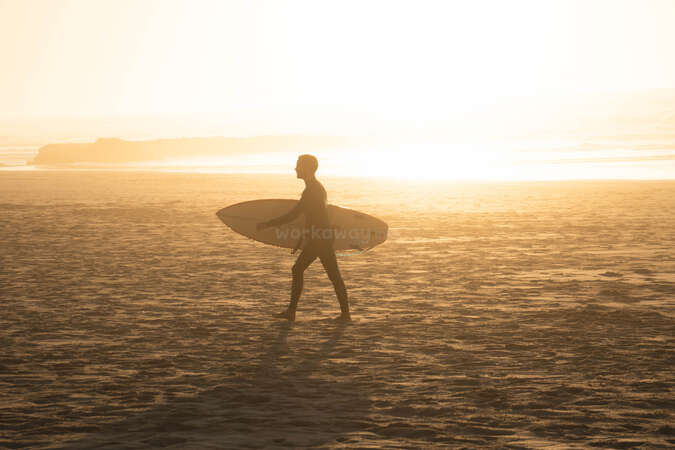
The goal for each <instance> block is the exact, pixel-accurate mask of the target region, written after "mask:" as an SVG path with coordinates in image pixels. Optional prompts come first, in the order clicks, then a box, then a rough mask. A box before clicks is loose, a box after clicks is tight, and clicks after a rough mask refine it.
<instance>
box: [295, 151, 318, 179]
mask: <svg viewBox="0 0 675 450" xmlns="http://www.w3.org/2000/svg"><path fill="white" fill-rule="evenodd" d="M318 168H319V161H317V159H316V157H314V156H312V155H300V156H299V157H298V162H297V164H296V165H295V173H296V174H297V175H298V178H302V179H305V180H306V179H308V178H312V177H313V176H314V173H315V172H316V169H318Z"/></svg>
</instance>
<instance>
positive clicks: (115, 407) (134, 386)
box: [0, 170, 675, 449]
mask: <svg viewBox="0 0 675 450" xmlns="http://www.w3.org/2000/svg"><path fill="white" fill-rule="evenodd" d="M322 180H323V179H322ZM324 184H325V186H326V188H327V190H328V195H329V201H330V202H331V203H334V204H338V205H343V206H347V207H350V208H355V209H358V210H361V211H364V212H367V213H369V214H372V215H375V216H377V217H379V218H381V219H383V220H385V221H386V222H388V224H389V226H390V238H389V240H388V241H387V242H386V243H385V244H383V245H382V246H379V247H377V248H375V249H373V250H372V251H370V252H368V253H366V254H363V255H359V256H352V257H343V258H340V260H339V262H340V267H341V271H342V273H343V276H344V279H345V282H346V284H347V288H348V291H349V295H350V299H351V300H350V301H351V305H352V313H353V317H354V319H355V320H354V322H353V323H352V324H349V325H340V324H336V323H334V322H332V321H331V320H330V318H332V317H333V316H335V315H336V314H337V313H338V312H339V308H338V303H337V300H336V299H335V296H334V293H333V291H332V287H331V285H330V282H329V280H328V279H327V277H326V276H325V274H324V273H323V269H322V268H321V265H320V264H318V263H315V264H314V265H313V266H312V267H310V269H309V270H308V272H307V274H306V282H305V286H306V287H305V292H304V294H303V297H302V299H301V300H300V306H299V310H298V316H297V322H295V323H294V324H292V325H289V324H288V323H285V322H281V321H278V320H275V319H273V318H272V317H271V314H272V313H274V312H278V311H280V310H282V309H283V308H284V307H285V306H286V304H287V301H288V290H289V287H290V268H291V265H292V264H293V261H294V258H293V257H292V256H291V255H289V253H288V251H287V250H283V249H277V248H273V247H268V246H264V245H262V244H259V243H256V242H253V241H251V240H248V239H246V238H244V237H242V236H240V235H237V234H235V233H233V232H232V231H231V230H229V229H228V228H227V227H225V226H224V225H223V224H222V223H221V222H220V221H219V220H218V219H217V217H216V216H215V212H216V211H217V210H218V209H220V208H222V207H224V206H227V205H229V204H232V203H236V202H240V201H244V200H252V199H256V198H297V197H298V196H299V193H300V191H301V190H302V185H301V184H300V183H299V182H298V181H296V180H295V179H294V176H293V175H292V174H290V173H289V175H222V174H221V175H218V174H188V173H152V172H134V171H108V172H106V171H57V170H44V171H40V170H37V171H27V172H0V211H1V213H2V214H0V242H2V244H1V245H2V252H0V298H1V304H2V308H3V313H2V314H1V315H0V342H1V343H2V352H0V391H1V392H2V396H1V397H0V447H10V448H14V447H30V448H83V449H84V448H129V449H131V448H134V449H140V448H152V447H159V446H162V447H168V448H184V447H190V448H274V447H286V448H297V447H321V448H379V447H385V448H448V447H451V448H533V447H547V448H551V447H558V448H589V447H600V448H603V447H604V448H606V447H610V448H668V447H672V446H675V427H674V426H673V423H674V418H673V414H674V412H675V393H674V391H673V389H674V388H675V378H674V376H673V369H674V367H675V254H674V253H673V248H674V245H675V182H673V181H633V182H631V181H583V182H576V181H567V182H531V183H515V182H513V183H444V184H439V183H436V184H433V183H423V182H410V181H403V182H401V181H395V180H387V179H382V180H378V179H371V180H366V179H353V178H326V179H325V180H324Z"/></svg>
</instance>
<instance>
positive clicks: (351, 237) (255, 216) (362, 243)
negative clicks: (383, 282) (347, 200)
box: [216, 199, 388, 253]
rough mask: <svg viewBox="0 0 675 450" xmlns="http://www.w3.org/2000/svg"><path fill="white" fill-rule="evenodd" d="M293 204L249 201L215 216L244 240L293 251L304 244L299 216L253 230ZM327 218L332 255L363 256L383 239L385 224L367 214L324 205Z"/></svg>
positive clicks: (278, 200)
mask: <svg viewBox="0 0 675 450" xmlns="http://www.w3.org/2000/svg"><path fill="white" fill-rule="evenodd" d="M297 202H298V200H289V199H263V200H252V201H248V202H243V203H237V204H235V205H231V206H228V207H227V208H223V209H221V210H220V211H218V212H217V213H216V215H217V216H218V218H219V219H220V220H221V221H222V222H223V223H224V224H225V225H227V226H228V227H230V228H231V229H232V230H234V231H236V232H237V233H239V234H242V235H244V236H246V237H248V238H251V239H254V240H256V241H258V242H262V243H264V244H269V245H276V246H277V247H283V248H291V249H297V248H302V247H303V246H304V242H306V239H303V236H306V234H307V231H306V230H305V217H304V215H303V214H301V215H300V216H299V217H298V218H297V219H295V220H294V221H292V222H290V223H287V224H285V225H281V226H278V227H271V228H267V229H264V230H258V229H256V225H257V224H258V223H260V222H264V221H267V220H270V219H274V218H276V217H279V216H281V215H283V214H285V213H287V212H288V211H290V210H291V209H293V207H294V206H295V205H296V204H297ZM328 216H329V218H330V221H331V229H332V233H333V235H334V238H335V240H334V242H333V249H334V250H336V251H342V252H347V253H349V252H356V253H358V252H363V251H366V250H369V249H371V248H373V247H375V246H376V245H379V244H381V243H383V242H384V241H385V240H386V239H387V230H388V226H387V224H386V223H384V222H383V221H382V220H380V219H377V218H375V217H373V216H370V215H368V214H364V213H362V212H359V211H354V210H352V209H347V208H341V207H339V206H335V205H328Z"/></svg>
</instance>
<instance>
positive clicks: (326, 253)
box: [267, 178, 349, 314]
mask: <svg viewBox="0 0 675 450" xmlns="http://www.w3.org/2000/svg"><path fill="white" fill-rule="evenodd" d="M300 214H304V215H305V230H304V233H303V242H304V246H303V250H302V252H301V253H300V256H298V259H297V260H296V261H295V264H294V265H293V270H292V272H293V286H292V288H291V303H290V305H289V309H291V310H292V311H295V309H296V308H297V305H298V300H299V299H300V295H301V294H302V287H303V281H304V277H303V275H304V272H305V269H307V267H309V265H310V264H312V263H313V262H314V260H315V259H316V258H319V259H320V260H321V264H323V267H324V269H325V270H326V273H327V274H328V278H330V280H331V282H332V283H333V287H334V288H335V294H336V295H337V297H338V300H339V301H340V310H341V311H342V313H343V314H349V302H348V300H347V289H346V288H345V284H344V281H343V280H342V275H340V270H339V268H338V264H337V258H336V257H335V250H334V249H333V241H334V235H333V230H332V228H331V224H330V218H329V217H328V202H327V196H326V190H325V189H324V187H323V186H322V185H321V183H319V181H318V180H317V179H315V178H314V179H312V180H309V181H307V187H306V188H305V190H304V191H303V192H302V197H301V198H300V201H299V202H298V204H297V205H296V206H295V207H294V208H293V209H292V210H291V211H289V212H288V213H286V214H284V215H283V216H281V217H279V218H277V219H274V220H271V221H269V222H268V223H267V224H268V225H269V226H276V225H281V224H284V223H288V222H291V221H293V220H294V219H295V218H297V217H298V216H299V215H300Z"/></svg>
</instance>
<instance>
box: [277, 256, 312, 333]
mask: <svg viewBox="0 0 675 450" xmlns="http://www.w3.org/2000/svg"><path fill="white" fill-rule="evenodd" d="M316 256H317V255H316V252H315V251H314V250H313V249H311V248H305V249H304V250H303V251H302V252H301V253H300V256H298V259H297V260H296V261H295V264H293V269H291V272H292V273H293V283H292V285H291V302H290V304H289V305H288V309H287V310H286V311H285V312H283V313H281V314H278V315H277V316H278V317H283V318H285V319H288V320H290V321H293V320H295V310H296V309H297V307H298V300H300V295H301V294H302V287H303V284H304V274H305V269H307V267H309V265H310V264H312V263H313V262H314V260H315V259H316Z"/></svg>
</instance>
